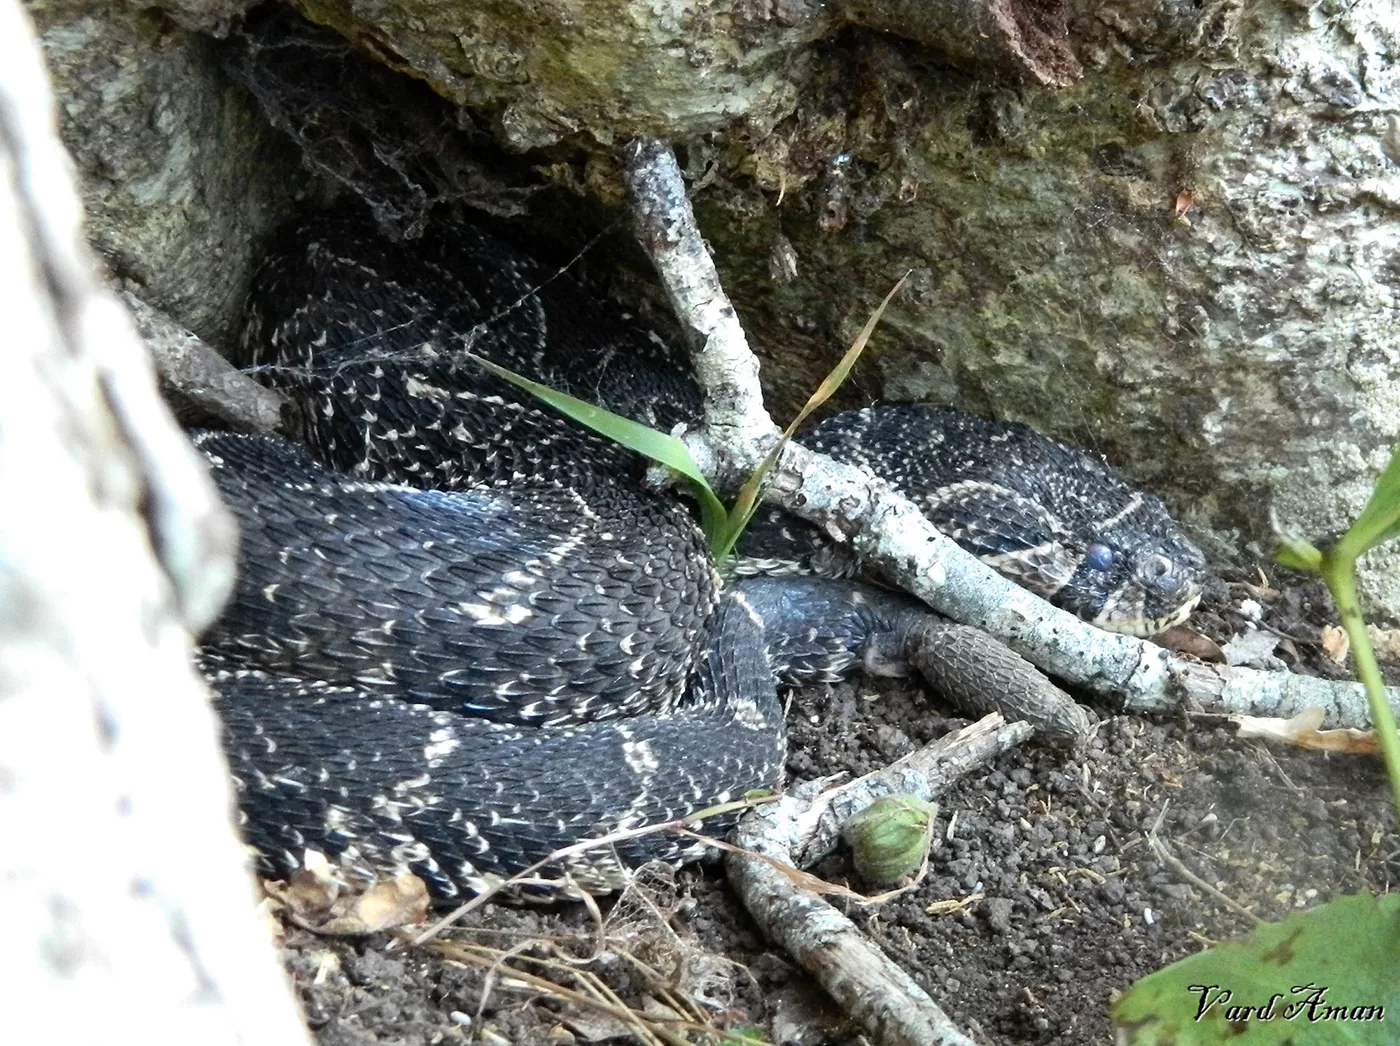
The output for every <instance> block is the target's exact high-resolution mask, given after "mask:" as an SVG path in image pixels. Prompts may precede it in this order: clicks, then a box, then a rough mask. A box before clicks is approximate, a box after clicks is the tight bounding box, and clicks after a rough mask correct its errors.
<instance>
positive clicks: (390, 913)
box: [263, 850, 430, 937]
mask: <svg viewBox="0 0 1400 1046" xmlns="http://www.w3.org/2000/svg"><path fill="white" fill-rule="evenodd" d="M263 888H264V889H265V890H266V891H267V893H268V894H269V896H271V897H272V898H273V900H274V901H276V902H277V903H278V904H279V905H280V906H281V908H282V909H283V910H284V911H285V912H286V914H287V918H289V919H290V920H291V921H292V922H294V923H296V924H297V925H298V926H300V927H302V928H303V929H306V930H310V931H312V932H313V933H320V934H327V935H329V936H335V937H358V936H363V935H364V934H370V933H379V932H381V931H383V930H392V929H394V928H395V927H399V926H412V925H415V924H417V923H422V922H426V921H427V918H428V908H429V905H430V899H429V897H428V886H427V884H426V883H424V882H423V880H422V879H420V878H418V876H416V875H409V874H407V873H405V874H404V875H400V876H398V877H397V878H395V879H385V880H381V881H380V882H377V883H374V884H372V885H370V886H368V887H365V888H363V889H361V888H357V887H354V886H350V885H347V884H345V883H342V882H339V881H338V880H337V879H336V878H335V876H334V875H333V874H332V872H331V866H330V862H328V861H327V860H326V858H325V855H323V854H321V853H318V852H317V851H315V850H308V851H306V853H305V854H304V855H303V857H302V868H301V869H300V870H299V871H298V872H297V873H296V874H295V875H293V876H292V877H291V878H290V879H288V880H287V881H286V882H280V881H274V882H266V883H264V884H263Z"/></svg>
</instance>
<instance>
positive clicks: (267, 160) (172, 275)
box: [26, 0, 299, 344]
mask: <svg viewBox="0 0 1400 1046" xmlns="http://www.w3.org/2000/svg"><path fill="white" fill-rule="evenodd" d="M26 9H27V10H28V11H29V14H30V16H31V17H32V18H33V19H34V21H35V23H36V26H37V28H38V29H39V32H40V36H41V42H42V45H43V48H44V57H45V60H46V61H47V63H48V68H49V75H50V76H51V77H52V78H53V81H54V89H55V93H56V94H57V95H58V100H59V128H60V133H61V134H62V136H63V142H64V145H66V146H67V148H68V151H69V153H71V154H72V156H73V159H74V161H75V163H76V164H77V167H78V172H79V176H80V177H79V181H80V185H81V189H82V195H83V205H84V208H85V210H86V212H87V221H88V237H89V239H90V240H91V242H92V244H93V246H94V247H95V248H96V249H97V251H98V253H99V254H101V255H102V257H103V258H104V259H105V260H106V262H107V264H108V266H109V268H110V270H111V271H112V273H113V274H114V275H116V276H118V277H120V278H122V279H125V280H128V281H130V284H131V286H132V289H133V290H135V291H137V293H139V294H140V295H141V297H142V298H144V299H145V300H147V301H149V302H151V303H152V304H153V305H157V306H159V307H160V308H162V309H164V310H165V311H166V312H168V313H169V314H170V315H171V316H173V317H175V318H176V319H178V320H179V322H181V323H182V324H184V325H185V326H186V327H189V328H190V329H192V330H194V331H195V332H196V333H198V334H200V335H201V336H202V337H204V338H206V339H208V340H210V341H213V342H215V343H218V344H224V343H226V342H227V340H228V339H229V337H230V336H231V335H232V334H233V332H234V330H235V328H236V320H235V317H236V316H237V314H238V312H239V310H240V308H241V307H242V303H243V298H244V296H245V295H246V293H247V287H248V281H249V280H250V279H251V276H252V270H253V266H254V265H255V264H256V263H257V258H258V255H259V252H260V251H261V249H262V242H263V239H264V238H265V236H266V234H267V233H268V231H269V230H270V228H271V226H272V225H274V224H275V223H276V222H277V221H278V219H279V216H280V215H281V214H283V213H285V210H286V208H287V206H288V205H289V203H290V197H291V193H290V191H289V190H290V188H291V187H292V186H294V185H296V184H298V182H299V179H295V178H290V179H289V178H288V177H287V175H286V172H287V170H288V169H291V170H295V168H296V165H297V164H298V163H299V161H298V160H297V158H296V156H295V154H294V153H292V152H291V150H289V149H287V147H286V146H285V145H284V144H283V143H281V142H278V141H276V140H275V139H274V138H273V136H272V135H271V134H270V133H269V131H268V129H267V128H266V126H265V124H264V123H263V122H262V120H261V118H260V117H259V116H258V115H257V113H256V110H255V109H254V107H253V106H252V105H251V104H250V103H249V100H248V99H247V97H246V96H245V95H244V94H243V93H242V92H240V91H237V90H236V89H234V88H233V87H232V85H230V83H229V82H228V80H227V79H226V78H225V77H224V76H223V74H222V73H221V72H220V70H219V63H218V55H217V52H216V49H215V46H214V44H213V42H212V41H210V40H208V39H206V38H205V37H202V36H200V35H198V34H195V33H190V32H187V31H186V30H184V29H181V28H179V27H178V26H176V25H175V24H174V23H172V22H171V21H170V19H169V18H168V17H166V16H165V15H163V14H161V13H160V12H159V11H154V10H142V9H140V8H138V7H136V6H135V5H133V4H127V3H125V2H120V3H103V2H99V0H60V2H34V3H30V4H28V5H27V6H26Z"/></svg>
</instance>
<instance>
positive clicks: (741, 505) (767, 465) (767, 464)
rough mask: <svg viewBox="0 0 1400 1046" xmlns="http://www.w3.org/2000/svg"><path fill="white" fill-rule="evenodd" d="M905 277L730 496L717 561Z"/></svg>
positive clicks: (731, 544) (850, 365)
mask: <svg viewBox="0 0 1400 1046" xmlns="http://www.w3.org/2000/svg"><path fill="white" fill-rule="evenodd" d="M910 271H911V272H912V271H913V270H910ZM908 279H909V273H908V272H906V273H905V274H904V275H903V276H901V277H900V278H899V282H898V283H896V284H895V285H894V286H893V287H892V288H891V289H890V292H889V293H888V294H886V295H885V297H884V300H883V301H881V302H880V304H879V305H877V306H876V307H875V311H874V312H872V313H871V314H870V319H868V320H866V321H865V326H864V327H862V328H861V329H860V333H859V334H857V335H856V338H855V340H854V341H853V342H851V347H850V348H849V349H847V350H846V354H845V355H844V356H842V357H841V359H840V360H839V361H838V362H837V364H836V366H834V367H832V368H831V371H830V373H828V374H827V376H826V377H825V378H823V379H822V383H821V384H820V385H818V386H817V389H816V391H815V392H813V393H812V395H811V396H809V397H808V399H807V402H806V403H805V404H803V406H802V409H801V410H799V411H798V412H797V417H795V418H793V419H792V421H791V422H790V423H789V424H788V427H787V428H786V429H784V430H783V434H782V436H781V437H780V438H779V440H778V442H777V443H775V444H773V448H772V449H771V450H770V451H769V452H768V453H767V454H765V455H764V457H763V460H762V461H761V462H759V464H758V468H756V469H754V470H753V472H752V473H751V474H750V475H749V478H748V479H747V480H745V481H744V485H743V486H742V487H741V488H739V496H738V497H736V498H735V499H734V507H733V508H731V509H730V510H729V516H728V519H727V521H726V523H725V533H724V539H723V541H722V542H721V543H720V545H719V546H718V547H720V548H722V549H723V555H719V556H717V557H716V558H717V559H719V560H720V561H721V562H723V561H724V560H725V559H727V558H729V554H730V553H731V552H732V551H733V550H734V546H735V545H736V544H738V541H739V537H740V535H742V534H743V533H744V529H745V528H746V527H747V526H748V525H749V521H750V520H752V519H753V516H754V513H755V512H757V511H758V505H759V501H760V496H761V495H762V493H763V486H764V483H765V481H766V480H767V479H768V473H770V472H772V471H773V466H774V465H776V464H777V463H778V456H779V455H780V454H782V452H783V448H784V447H786V446H787V444H788V440H790V439H792V437H793V434H794V433H795V432H796V431H797V429H798V426H800V425H801V424H802V423H803V422H804V421H806V420H807V418H808V417H810V416H811V414H812V411H814V410H816V409H817V408H818V407H820V406H821V405H822V404H823V403H825V402H826V401H827V400H829V399H830V398H831V397H832V395H833V394H834V393H835V392H836V390H837V389H839V388H840V387H841V385H842V383H843V382H845V380H846V379H847V378H848V377H849V376H850V373H851V370H852V368H854V367H855V365H856V360H858V359H860V354H861V353H862V352H864V351H865V346H866V345H867V344H869V342H870V336H871V335H872V334H873V333H875V328H876V326H878V325H879V323H880V319H881V317H883V316H884V315H885V309H886V308H888V307H889V304H890V302H891V301H893V300H894V296H895V295H896V294H898V293H899V292H900V290H901V289H902V288H903V287H904V284H905V282H906V281H907V280H908Z"/></svg>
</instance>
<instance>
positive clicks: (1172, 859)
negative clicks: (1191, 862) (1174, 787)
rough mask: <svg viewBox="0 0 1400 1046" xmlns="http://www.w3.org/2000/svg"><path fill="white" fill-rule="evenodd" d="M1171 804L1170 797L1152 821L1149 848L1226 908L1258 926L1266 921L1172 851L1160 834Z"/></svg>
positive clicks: (1175, 870) (1164, 862) (1193, 884)
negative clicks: (1213, 884)
mask: <svg viewBox="0 0 1400 1046" xmlns="http://www.w3.org/2000/svg"><path fill="white" fill-rule="evenodd" d="M1170 806H1171V800H1170V799H1168V800H1167V801H1166V802H1165V803H1163V804H1162V809H1161V812H1160V813H1158V814H1157V819H1156V820H1155V821H1154V822H1153V823H1152V827H1151V828H1150V829H1148V831H1147V833H1146V836H1147V845H1148V847H1149V848H1151V850H1152V853H1153V854H1154V855H1155V856H1156V857H1157V859H1158V860H1159V861H1161V862H1162V863H1163V864H1165V865H1166V866H1167V867H1169V868H1170V869H1171V870H1172V871H1174V872H1176V874H1177V875H1179V876H1181V877H1182V878H1183V879H1185V880H1186V881H1187V882H1189V883H1190V884H1191V885H1192V886H1194V887H1196V889H1198V890H1201V891H1203V892H1204V893H1207V894H1209V895H1210V896H1211V897H1214V898H1215V899H1216V900H1217V901H1219V902H1220V903H1221V904H1223V905H1224V906H1225V907H1226V908H1229V909H1230V911H1232V912H1234V913H1235V914H1236V915H1238V916H1240V917H1241V918H1244V919H1248V920H1249V921H1250V922H1251V923H1253V924H1254V925H1256V926H1259V925H1262V924H1263V923H1264V922H1266V920H1265V919H1262V918H1260V917H1259V916H1257V915H1255V914H1254V913H1253V912H1251V911H1250V910H1249V909H1248V908H1246V907H1245V906H1244V905H1242V904H1240V902H1239V901H1237V900H1235V899H1234V898H1233V897H1231V896H1230V895H1229V894H1227V893H1225V892H1224V891H1223V890H1221V889H1220V888H1219V887H1217V886H1212V885H1211V884H1210V883H1208V882H1206V881H1205V880H1204V879H1202V878H1201V877H1200V876H1199V875H1197V874H1196V873H1195V872H1193V871H1191V869H1190V868H1188V867H1186V864H1185V862H1184V861H1182V860H1181V858H1179V857H1177V856H1176V854H1174V853H1172V851H1171V847H1170V846H1168V845H1167V841H1166V840H1165V839H1163V838H1162V836H1161V834H1160V829H1161V827H1162V822H1163V821H1165V820H1166V817H1167V808H1168V807H1170Z"/></svg>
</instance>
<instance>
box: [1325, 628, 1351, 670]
mask: <svg viewBox="0 0 1400 1046" xmlns="http://www.w3.org/2000/svg"><path fill="white" fill-rule="evenodd" d="M1349 650H1351V640H1349V639H1347V634H1346V632H1344V631H1343V630H1342V629H1340V628H1338V627H1337V626H1336V625H1323V626H1322V652H1323V653H1324V654H1326V655H1327V659H1328V660H1329V661H1331V662H1332V663H1333V664H1338V665H1340V664H1341V663H1342V662H1343V661H1345V660H1346V659H1347V652H1348V651H1349Z"/></svg>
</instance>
